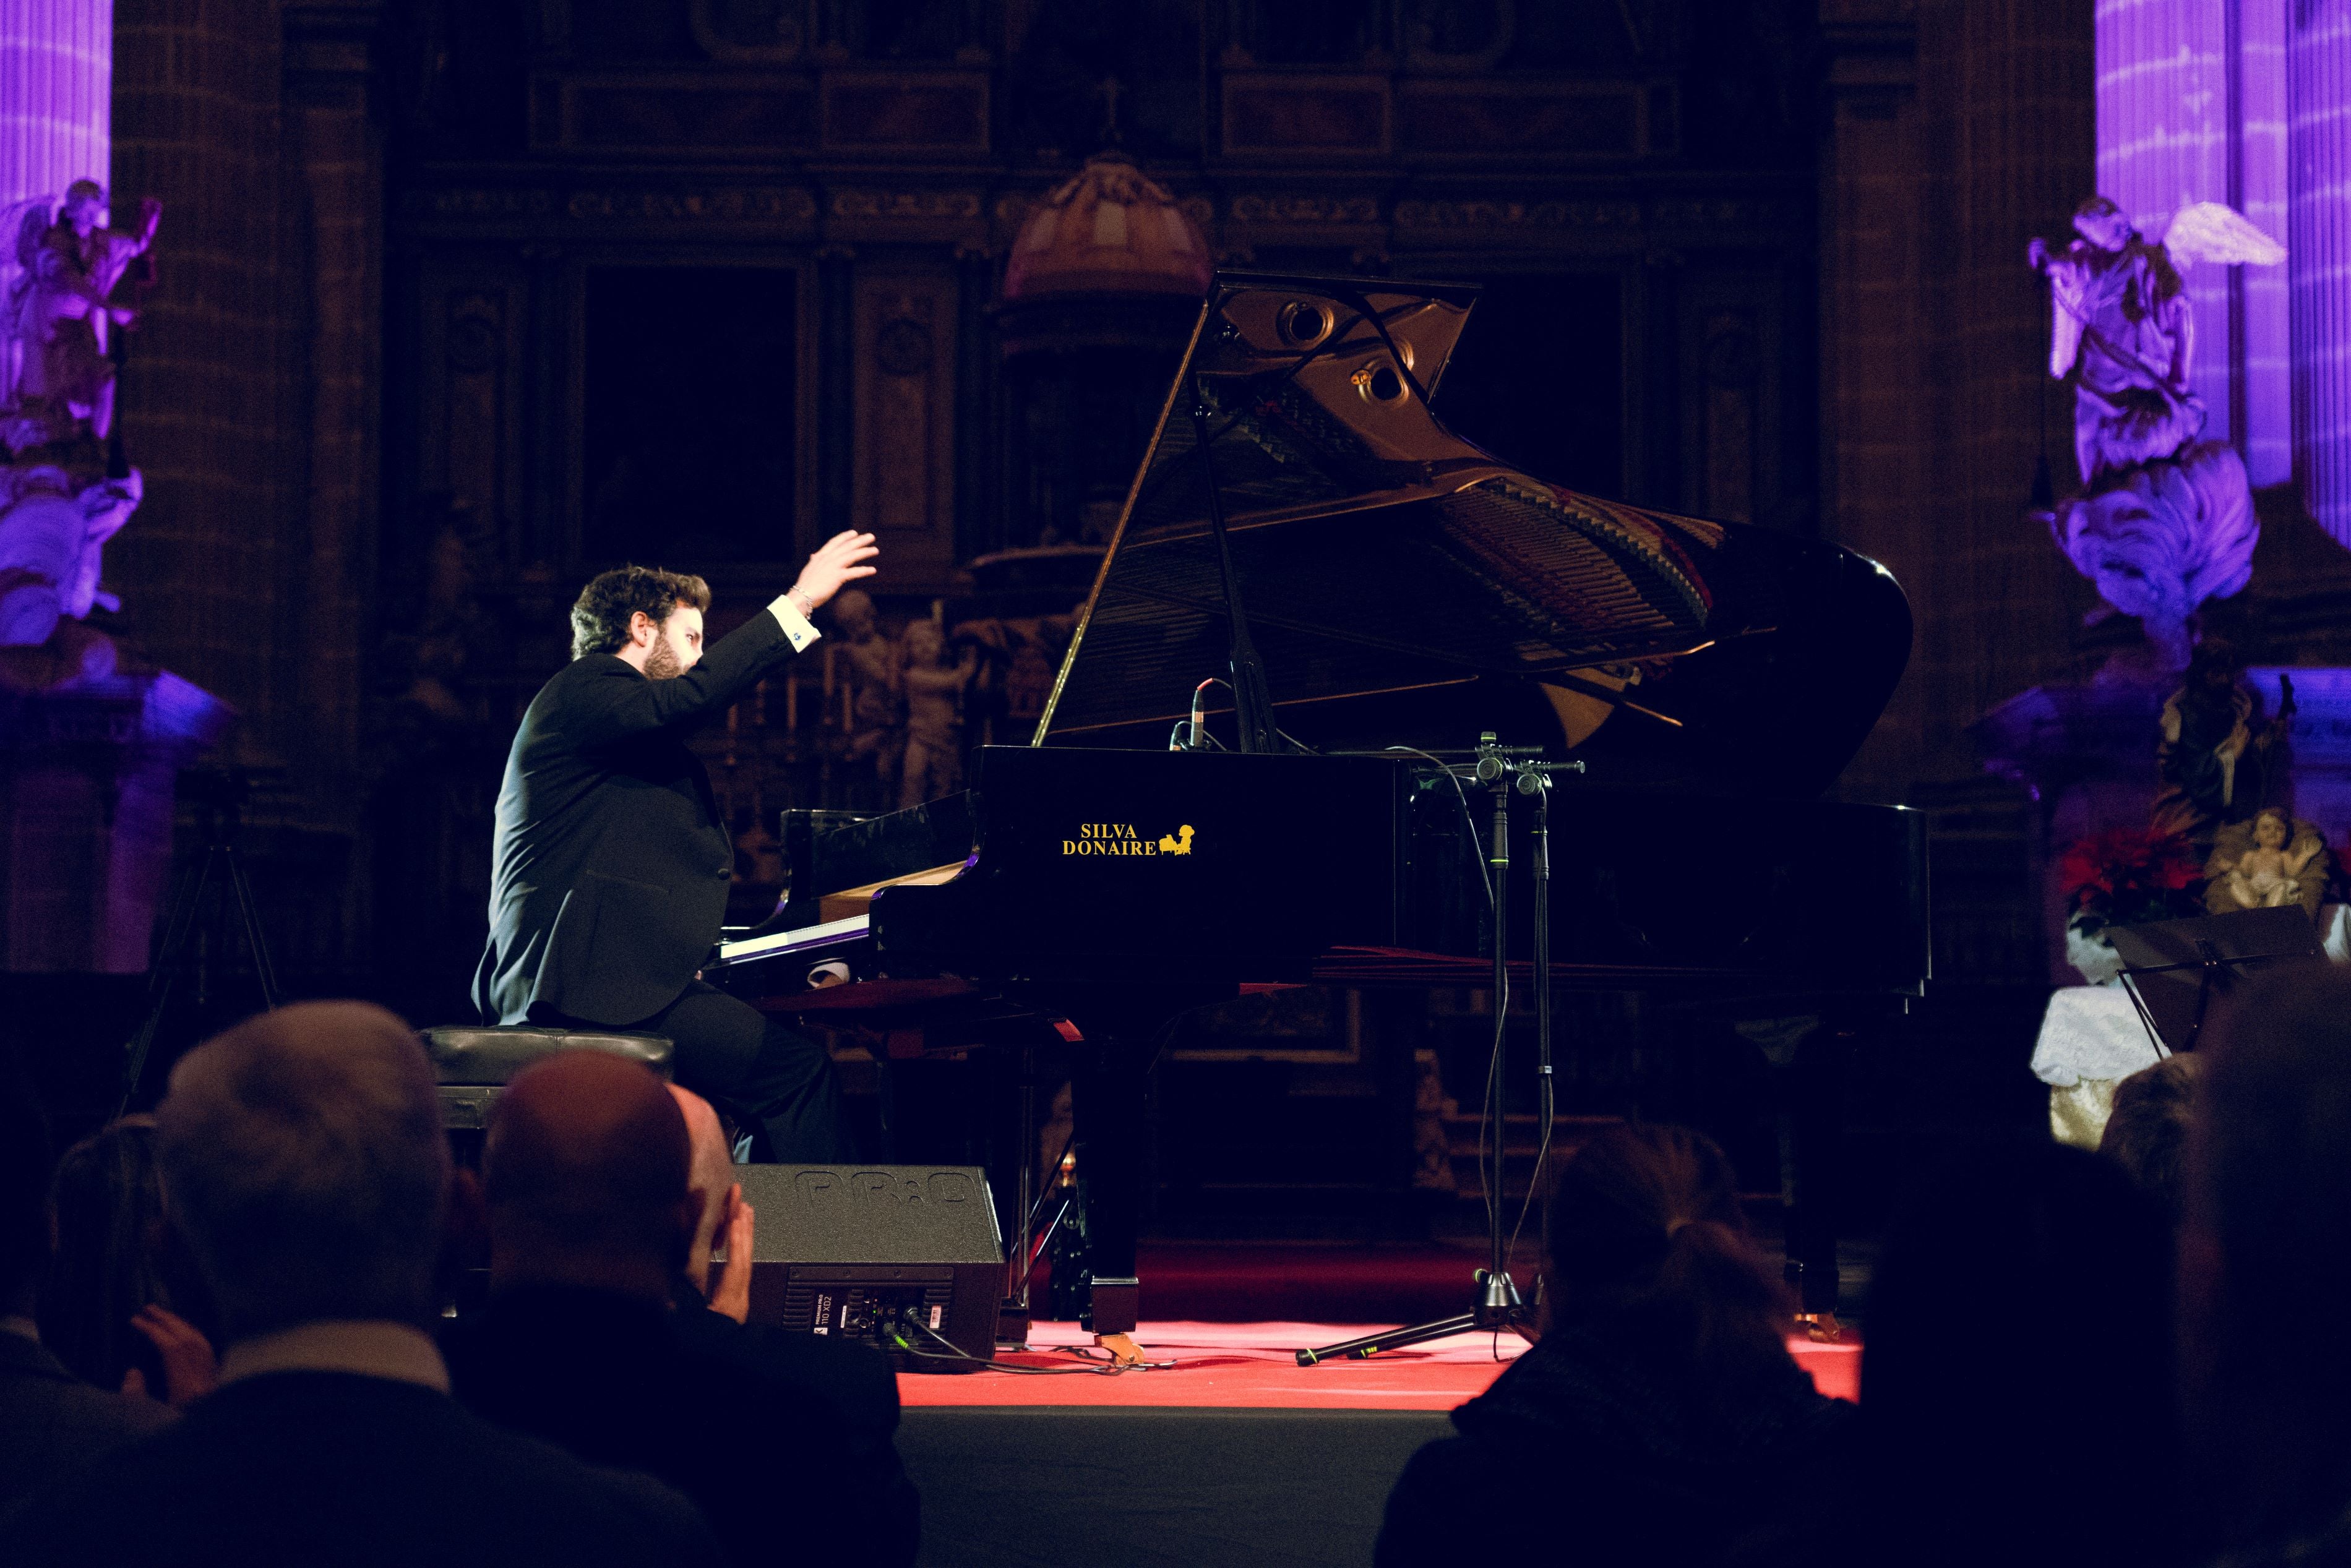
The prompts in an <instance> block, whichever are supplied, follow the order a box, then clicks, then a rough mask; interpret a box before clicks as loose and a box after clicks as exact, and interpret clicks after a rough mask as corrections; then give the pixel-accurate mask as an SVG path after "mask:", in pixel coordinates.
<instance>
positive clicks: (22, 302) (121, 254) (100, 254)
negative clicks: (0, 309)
mask: <svg viewBox="0 0 2351 1568" xmlns="http://www.w3.org/2000/svg"><path fill="white" fill-rule="evenodd" d="M53 208H54V209H56V211H55V215H54V217H53V216H52V215H51V214H52V209H53ZM162 214H163V209H162V204H160V203H158V202H156V201H155V200H154V199H153V198H152V197H151V198H149V199H148V200H146V201H144V202H141V204H140V207H139V228H138V231H137V232H136V233H134V234H123V233H120V232H118V231H116V230H114V229H110V228H109V227H107V223H108V220H109V218H110V213H109V211H108V209H107V201H106V189H105V187H104V186H102V185H100V184H99V183H98V182H97V181H95V180H76V181H75V182H74V183H72V184H71V185H70V186H68V187H67V190H66V193H65V199H64V201H63V203H62V204H58V203H56V202H54V201H53V200H52V199H51V198H48V197H37V198H35V199H34V200H33V201H30V202H24V203H19V204H16V206H15V207H13V208H11V209H10V210H9V212H8V214H6V217H5V219H0V224H5V225H6V226H8V227H12V228H13V229H14V234H13V236H11V237H13V240H14V246H13V250H14V255H13V256H7V257H5V258H0V259H4V260H12V261H14V262H15V264H16V267H21V268H22V269H23V272H22V275H21V276H19V277H15V278H13V279H11V280H9V283H8V288H7V298H6V299H5V317H0V322H5V334H0V337H5V341H0V410H5V409H23V410H26V412H27V413H31V412H33V411H35V410H37V409H38V408H40V407H41V406H42V405H44V404H47V406H48V407H50V408H51V409H54V410H58V411H61V412H62V413H64V414H65V415H66V417H67V418H68V419H69V420H72V421H76V422H86V423H88V425H89V434H91V435H92V436H93V437H95V438H97V439H98V440H100V441H103V440H104V439H105V438H106V435H107V433H108V432H109V431H110V430H111V429H112V428H113V426H114V365H113V362H112V361H111V360H110V358H109V357H108V354H107V340H108V336H109V333H110V329H115V328H120V327H128V326H129V325H131V321H132V319H134V317H135V315H136V312H134V311H133V310H132V309H131V308H130V307H129V306H127V305H118V304H115V303H113V301H112V296H113V293H114V288H115V285H116V284H118V283H120V281H121V280H122V276H123V274H124V273H125V272H126V271H128V270H129V269H130V267H131V263H132V262H133V261H135V260H137V259H138V258H139V257H141V256H145V255H146V254H147V251H148V248H149V247H150V246H152V245H153V244H154V243H155V229H156V225H158V224H160V223H161V222H162ZM52 439H55V436H54V435H53V436H52Z"/></svg>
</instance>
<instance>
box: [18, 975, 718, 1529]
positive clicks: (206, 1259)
mask: <svg viewBox="0 0 2351 1568" xmlns="http://www.w3.org/2000/svg"><path fill="white" fill-rule="evenodd" d="M156 1153H157V1157H158V1160H159V1162H160V1163H161V1166H162V1175H163V1191H164V1202H165V1204H166V1207H167V1212H168V1213H169V1214H170V1215H171V1217H172V1222H173V1224H174V1225H175V1226H176V1227H177V1228H178V1230H179V1232H180V1234H181V1235H182V1236H183V1238H184V1239H185V1240H186V1242H187V1244H188V1247H189V1250H190V1251H191V1253H192V1254H193V1256H194V1258H195V1260H196V1263H197V1265H198V1267H199V1268H200V1269H201V1270H203V1272H204V1278H205V1281H206V1282H207V1283H208V1284H209V1285H210V1286H211V1288H212V1291H213V1296H214V1302H215V1304H216V1306H217V1308H218V1310H219V1313H220V1318H221V1325H222V1336H223V1340H224V1343H225V1346H226V1350H225V1354H224V1355H223V1357H222V1360H221V1365H220V1386H219V1387H218V1388H217V1389H216V1390H214V1392H213V1393H211V1394H208V1395H206V1396H204V1397H203V1398H202V1399H199V1400H197V1401H196V1403H195V1404H194V1405H193V1406H191V1407H190V1408H189V1410H188V1412H187V1414H186V1415H184V1416H182V1417H181V1418H180V1419H179V1420H178V1421H177V1422H175V1423H173V1424H172V1426H170V1427H166V1428H165V1429H164V1430H163V1431H162V1432H160V1433H158V1434H157V1435H155V1436H154V1437H148V1438H145V1439H143V1440H141V1441H140V1442H138V1443H136V1444H133V1445H132V1446H131V1447H129V1448H122V1449H120V1450H118V1451H117V1452H115V1453H113V1454H110V1455H109V1456H107V1457H105V1458H100V1459H98V1460H96V1461H95V1462H93V1463H92V1464H90V1465H89V1466H88V1467H86V1468H85V1469H82V1470H81V1471H79V1472H78V1474H76V1475H75V1476H74V1477H72V1478H71V1479H68V1480H67V1481H65V1482H63V1483H61V1484H58V1485H55V1486H52V1487H50V1488H48V1489H47V1490H44V1491H43V1492H42V1493H41V1494H40V1495H38V1496H37V1497H36V1498H34V1499H32V1500H29V1501H27V1502H26V1503H25V1504H24V1505H23V1506H22V1507H21V1508H20V1509H19V1510H18V1511H16V1513H15V1514H14V1515H11V1516H9V1517H8V1518H6V1519H5V1520H0V1561H5V1562H6V1563H9V1564H10V1565H11V1568H52V1565H55V1568H65V1565H68V1564H73V1565H77V1568H78V1565H80V1564H84V1563H141V1564H152V1565H158V1568H177V1565H180V1564H186V1565H189V1568H196V1565H200V1564H201V1565H204V1568H211V1565H213V1564H217V1563H240V1564H252V1565H258V1568H268V1565H274V1564H280V1563H283V1564H287V1565H289V1568H290V1565H292V1564H296V1563H318V1562H321V1561H328V1562H333V1563H340V1564H358V1565H365V1568H376V1565H379V1564H381V1568H394V1565H398V1568H410V1565H413V1564H415V1563H436V1564H457V1565H465V1568H474V1565H478V1568H520V1565H524V1564H538V1563H546V1564H558V1563H560V1564H565V1565H572V1564H586V1563H594V1564H609V1565H611V1568H622V1565H624V1564H625V1565H630V1568H634V1565H637V1564H644V1565H648V1568H650V1565H653V1564H662V1565H664V1568H665V1565H667V1564H673V1563H710V1562H711V1561H713V1559H714V1558H716V1556H717V1555H718V1554H719V1552H720V1548H719V1545H718V1542H716V1540H715V1539H714V1538H713V1536H712V1535H711V1532H710V1529H709V1526H708V1525H706V1524H705V1522H704V1521H703V1520H702V1518H701V1516H700V1514H699V1513H697V1512H696V1511H695V1509H694V1507H693V1505H692V1504H690V1503H689V1502H687V1501H686V1500H684V1498H682V1497H680V1496H679V1495H678V1494H676V1493H675V1492H673V1491H671V1490H669V1489H668V1488H666V1487H664V1486H662V1485H660V1484H659V1483H657V1482H655V1481H653V1480H652V1479H649V1478H647V1477H644V1476H634V1475H626V1474H621V1473H616V1472H608V1471H600V1470H595V1469H590V1467H588V1466H586V1465H584V1464H582V1463H580V1461H579V1460H578V1459H575V1458H572V1457H570V1456H569V1455H568V1454H565V1453H563V1452H561V1451H560V1450H559V1449H557V1448H552V1447H550V1446H549V1445H547V1444H544V1443H540V1442H537V1441H534V1440H532V1439H529V1438H527V1437H517V1436H514V1435H512V1434H510V1433H507V1432H501V1431H499V1430H498V1429H496V1427H492V1426H490V1425H489V1424H488V1423H487V1422H485V1421H483V1420H481V1419H480V1418H479V1417H477V1416H472V1415H469V1414H467V1413H466V1412H465V1410H464V1409H462V1408H461V1407H460V1406H458V1405H457V1404H456V1403H455V1401H454V1400H452V1399H450V1398H449V1397H448V1395H447V1392H446V1390H447V1387H448V1375H447V1371H446V1369H445V1367H444V1364H443V1362H442V1360H441V1355H440V1353H439V1351H438V1350H436V1349H435V1348H434V1343H433V1341H432V1339H431V1338H430V1337H428V1336H427V1335H426V1333H425V1332H424V1329H423V1325H424V1324H425V1323H427V1322H432V1321H434V1303H435V1301H436V1300H437V1296H436V1293H435V1291H434V1265H435V1263H436V1262H437V1260H438V1259H439V1255H440V1247H441V1235H442V1228H443V1219H444V1212H445V1210H446V1207H447V1205H448V1199H449V1191H450V1170H449V1151H448V1145H447V1140H446V1138H445V1137H444V1134H443V1133H442V1130H441V1115H440V1106H439V1105H438V1103H436V1101H435V1099H434V1088H433V1073H432V1069H431V1068H430V1066H428V1065H427V1063H426V1061H425V1060H424V1051H423V1047H422V1046H421V1045H419V1044H418V1043H417V1040H416V1037H415V1036H414V1035H413V1034H411V1033H410V1032H409V1031H408V1029H407V1028H406V1026H405V1025H403V1024H402V1023H401V1021H400V1020H399V1019H396V1018H393V1017H392V1015H391V1014H390V1013H387V1012H385V1011H383V1010H382V1009H380V1008H373V1007H369V1006H366V1005H364V1004H361V1003H357V1002H305V1003H298V1004H297V1005H295V1006H293V1007H288V1008H282V1009H279V1010H277V1012H274V1013H267V1014H265V1015H263V1016H262V1017H260V1018H257V1019H251V1020H249V1021H248V1022H246V1023H244V1024H240V1025H239V1026H237V1027H236V1028H235V1029H234V1030H230V1031H228V1032H227V1033H226V1034H225V1035H222V1036H220V1037H218V1038H216V1039H214V1040H210V1041H208V1042H207V1043H205V1044H204V1045H202V1046H199V1047H198V1048H197V1049H196V1050H195V1051H192V1052H190V1053H189V1054H188V1056H187V1057H185V1058H184V1059H183V1061H181V1062H180V1064H179V1066H178V1067H176V1068H175V1069H173V1070H172V1086H171V1092H170V1093H169V1094H168V1095H167V1096H166V1097H165V1099H164V1101H163V1104H162V1109H161V1110H160V1111H158V1112H157V1113H156Z"/></svg>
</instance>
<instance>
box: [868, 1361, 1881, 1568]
mask: <svg viewBox="0 0 2351 1568" xmlns="http://www.w3.org/2000/svg"><path fill="white" fill-rule="evenodd" d="M1394 1326H1395V1323H1394V1322H1380V1323H1304V1322H1254V1323H1229V1322H1152V1323H1145V1324H1144V1326H1143V1328H1142V1330H1141V1331H1140V1332H1139V1333H1137V1335H1136V1338H1137V1339H1138V1340H1139V1341H1140V1343H1142V1345H1143V1347H1144V1351H1145V1353H1146V1354H1149V1356H1150V1357H1151V1359H1152V1360H1153V1361H1154V1362H1156V1363H1168V1364H1167V1365H1164V1366H1159V1367H1155V1368H1154V1369H1149V1370H1138V1371H1130V1372H1124V1373H1121V1374H1118V1375H1114V1376H1112V1375H1102V1374H1101V1373H1099V1372H1095V1371H1090V1370H1088V1369H1087V1364H1086V1363H1083V1362H1081V1361H1080V1360H1078V1359H1077V1357H1076V1356H1075V1355H1074V1354H1071V1352H1072V1351H1079V1350H1083V1349H1087V1348H1090V1347H1091V1344H1092V1341H1091V1338H1090V1336H1088V1335H1086V1334H1085V1333H1083V1332H1082V1331H1081V1330H1080V1329H1079V1328H1078V1327H1077V1325H1075V1324H1073V1323H1039V1324H1036V1325H1034V1326H1032V1328H1031V1329H1030V1331H1029V1349H1028V1350H1027V1351H1025V1352H1021V1353H1015V1354H1005V1355H1003V1356H1001V1357H1000V1360H1001V1362H1002V1363H1003V1369H998V1370H989V1371H982V1372H972V1373H968V1374H949V1373H931V1374H925V1373H909V1374H904V1375H901V1376H900V1377H899V1379H898V1390H899V1397H900V1399H901V1400H902V1401H903V1402H904V1405H905V1407H906V1409H905V1418H904V1427H903V1428H902V1430H901V1433H900V1437H899V1444H898V1446H899V1450H900V1452H901V1453H902V1454H903V1455H904V1458H905V1462H906V1468H907V1470H908V1471H909V1473H910V1474H912V1476H913V1477H914V1483H915V1484H916V1485H917V1486H918V1487H920V1488H921V1489H922V1493H923V1555H922V1559H921V1561H922V1562H923V1563H925V1564H926V1565H928V1564H935V1565H937V1568H947V1565H949V1564H953V1565H955V1568H1013V1565H1015V1564H1018V1565H1019V1568H1063V1565H1067V1568H1079V1565H1087V1568H1092V1565H1095V1564H1118V1565H1121V1568H1125V1565H1132V1568H1220V1565H1223V1564H1235V1565H1239V1564H1249V1565H1250V1568H1259V1565H1262V1564H1267V1563H1297V1564H1324V1563H1329V1564H1333V1565H1336V1564H1348V1565H1351V1568H1361V1565H1362V1564H1365V1563H1369V1562H1370V1561H1371V1557H1372V1542H1373V1541H1374V1537H1376V1536H1377V1534H1378V1533H1379V1527H1380V1511H1381V1509H1382V1507H1383V1506H1384V1504H1385V1502H1386V1500H1387V1493H1388V1488H1389V1487H1390V1485H1391V1484H1393V1483H1394V1481H1395V1478H1396V1475H1397V1473H1398V1472H1399V1471H1401V1470H1402V1469H1403V1468H1404V1464H1405V1460H1406V1459H1407V1458H1411V1456H1412V1452H1413V1450H1414V1449H1416V1448H1419V1447H1420V1445H1421V1444H1423V1443H1426V1442H1427V1441H1428V1440H1430V1439H1431V1438H1433V1437H1444V1436H1446V1435H1447V1433H1449V1432H1450V1431H1451V1430H1452V1425H1451V1422H1450V1421H1449V1420H1448V1419H1447V1412H1448V1411H1450V1410H1451V1409H1452V1408H1453V1407H1454V1406H1457V1405H1459V1404H1461V1403H1462V1402H1463V1401H1464V1400H1467V1399H1469V1398H1471V1397H1473V1396H1476V1395H1477V1394H1479V1393H1480V1392H1481V1391H1483V1390H1484V1389H1485V1387H1486V1386H1487V1385H1488V1384H1489V1383H1491V1382H1492V1381H1493V1380H1494V1378H1495V1377H1496V1376H1497V1375H1499V1374H1500V1372H1501V1370H1502V1368H1503V1366H1505V1365H1506V1364H1508V1363H1509V1362H1510V1360H1512V1359H1514V1358H1515V1357H1516V1356H1517V1354H1519V1352H1520V1351H1521V1350H1522V1349H1523V1348H1524V1346H1523V1345H1522V1344H1521V1343H1520V1342H1519V1341H1517V1340H1516V1339H1515V1338H1512V1337H1510V1336H1508V1335H1505V1336H1503V1337H1502V1338H1501V1340H1500V1341H1499V1344H1498V1343H1497V1342H1496V1340H1495V1338H1494V1336H1492V1335H1490V1334H1463V1335H1459V1336H1457V1337H1455V1338H1452V1339H1447V1340H1438V1341H1434V1342H1432V1343H1428V1344H1425V1345H1416V1346H1414V1347H1413V1348H1412V1349H1410V1350H1405V1351H1394V1352H1390V1353H1388V1354H1385V1355H1382V1356H1378V1357H1375V1358H1374V1359H1372V1360H1369V1361H1337V1362H1325V1363H1323V1364H1321V1365H1319V1366H1311V1367H1302V1366H1300V1365H1298V1364H1297V1363H1296V1362H1295V1360H1294V1359H1293V1353H1294V1352H1296V1351H1297V1350H1298V1349H1299V1348H1301V1346H1309V1345H1319V1344H1329V1343H1334V1342H1336V1341H1339V1340H1343V1339H1350V1338H1353V1337H1354V1336H1355V1335H1357V1334H1362V1333H1372V1332H1374V1330H1376V1329H1381V1328H1392V1327H1394ZM1789 1348H1790V1350H1791V1351H1792V1352H1793V1353H1794V1354H1795V1355H1796V1358H1797V1361H1798V1363H1799V1364H1802V1366H1803V1367H1804V1368H1805V1370H1807V1371H1808V1372H1810V1373H1811V1374H1812V1375H1813V1381H1814V1382H1815V1383H1816V1384H1817V1385H1819V1386H1820V1388H1821V1390H1822V1391H1823V1393H1826V1394H1831V1395H1834V1396H1839V1397H1842V1398H1848V1399H1849V1398H1853V1397H1855V1395H1856V1394H1857V1393H1858V1391H1859V1387H1860V1362H1861V1357H1860V1354H1859V1346H1857V1345H1853V1344H1834V1345H1815V1344H1812V1343H1806V1342H1802V1341H1795V1342H1792V1343H1791V1344H1790V1346H1789ZM1498 1354H1499V1359H1497V1356H1498ZM1011 1368H1021V1369H1025V1370H1018V1371H1016V1370H1010V1369H1011Z"/></svg>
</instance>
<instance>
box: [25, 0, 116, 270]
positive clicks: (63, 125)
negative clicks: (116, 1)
mask: <svg viewBox="0 0 2351 1568" xmlns="http://www.w3.org/2000/svg"><path fill="white" fill-rule="evenodd" d="M113 83H114V5H113V0H5V3H0V206H5V205H6V204H9V203H11V202H17V201H22V200H23V199H24V198H26V197H27V196H41V195H62V194H63V193H64V192H65V188H66V187H67V186H68V185H69V184H71V183H73V182H74V181H76V180H79V179H84V178H88V179H93V180H98V181H100V182H104V181H105V180H106V179H107V178H108V174H107V160H108V157H109V155H110V151H111V149H110V146H109V141H110V137H109V131H110V126H111V125H112V118H111V116H110V112H109V107H108V105H109V99H110V94H111V92H112V89H113ZM8 237H9V243H12V244H13V243H14V236H8Z"/></svg>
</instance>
